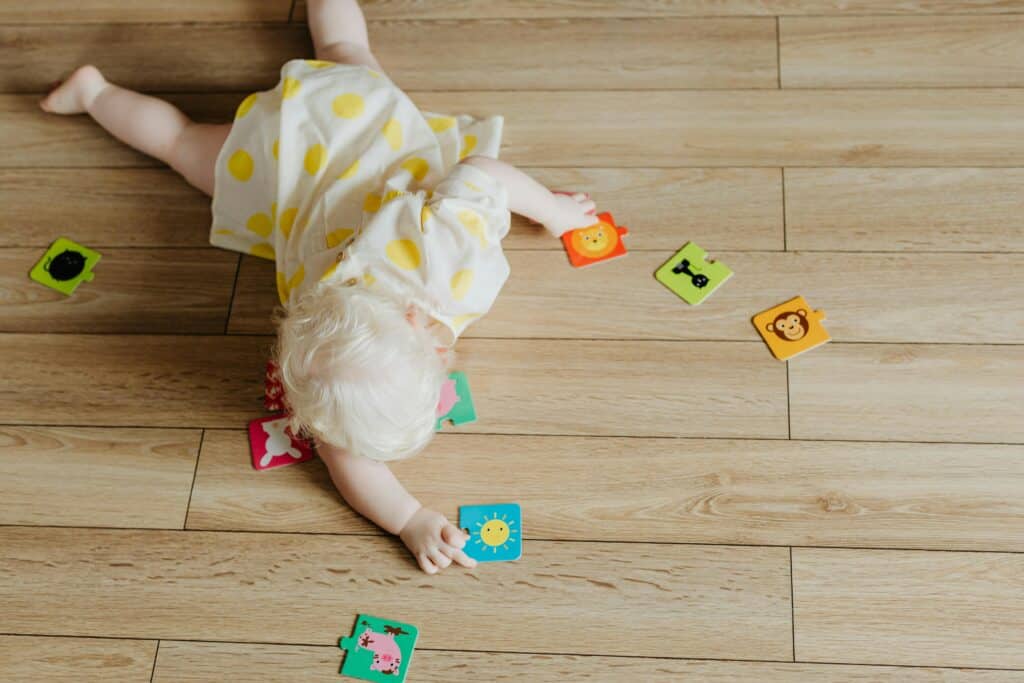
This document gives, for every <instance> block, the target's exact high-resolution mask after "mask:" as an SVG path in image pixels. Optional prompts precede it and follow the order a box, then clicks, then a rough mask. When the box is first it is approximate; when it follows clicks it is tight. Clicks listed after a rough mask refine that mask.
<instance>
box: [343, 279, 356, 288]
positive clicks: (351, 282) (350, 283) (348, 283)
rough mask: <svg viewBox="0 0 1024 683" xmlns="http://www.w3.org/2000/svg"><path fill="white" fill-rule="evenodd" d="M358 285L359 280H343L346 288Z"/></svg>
mask: <svg viewBox="0 0 1024 683" xmlns="http://www.w3.org/2000/svg"><path fill="white" fill-rule="evenodd" d="M358 284H359V280H357V279H355V278H354V277H350V278H349V279H347V280H345V286H346V287H355V286H356V285H358Z"/></svg>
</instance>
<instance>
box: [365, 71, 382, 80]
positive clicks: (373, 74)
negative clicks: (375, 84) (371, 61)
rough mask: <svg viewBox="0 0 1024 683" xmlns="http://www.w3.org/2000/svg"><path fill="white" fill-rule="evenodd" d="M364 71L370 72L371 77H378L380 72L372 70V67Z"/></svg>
mask: <svg viewBox="0 0 1024 683" xmlns="http://www.w3.org/2000/svg"><path fill="white" fill-rule="evenodd" d="M366 73H368V74H370V76H371V77H372V78H380V74H379V73H377V72H376V71H374V70H373V69H367V70H366Z"/></svg>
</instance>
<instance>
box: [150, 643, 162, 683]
mask: <svg viewBox="0 0 1024 683" xmlns="http://www.w3.org/2000/svg"><path fill="white" fill-rule="evenodd" d="M159 656H160V641H159V640H157V641H156V650H154V651H153V668H152V669H150V671H149V683H153V677H154V676H156V660H157V657H159Z"/></svg>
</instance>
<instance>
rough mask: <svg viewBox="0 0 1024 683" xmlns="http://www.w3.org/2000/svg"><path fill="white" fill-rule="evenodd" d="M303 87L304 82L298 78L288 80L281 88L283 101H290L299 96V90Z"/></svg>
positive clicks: (285, 80)
mask: <svg viewBox="0 0 1024 683" xmlns="http://www.w3.org/2000/svg"><path fill="white" fill-rule="evenodd" d="M301 87H302V81H300V80H298V79H297V78H286V79H284V84H283V85H282V86H281V99H285V100H290V99H291V98H293V97H295V96H296V95H298V94H299V88H301Z"/></svg>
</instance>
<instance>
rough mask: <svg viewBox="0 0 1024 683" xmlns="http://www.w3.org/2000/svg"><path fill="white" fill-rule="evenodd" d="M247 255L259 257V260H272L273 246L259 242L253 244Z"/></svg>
mask: <svg viewBox="0 0 1024 683" xmlns="http://www.w3.org/2000/svg"><path fill="white" fill-rule="evenodd" d="M249 253H250V254H252V255H253V256H259V257H260V258H265V259H270V260H271V261H273V260H274V245H272V244H270V243H268V242H260V243H259V244H254V245H253V246H252V247H251V248H250V249H249Z"/></svg>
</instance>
